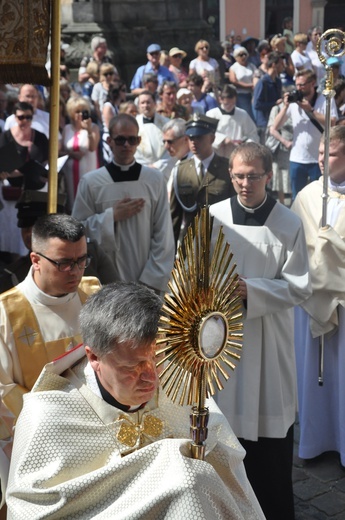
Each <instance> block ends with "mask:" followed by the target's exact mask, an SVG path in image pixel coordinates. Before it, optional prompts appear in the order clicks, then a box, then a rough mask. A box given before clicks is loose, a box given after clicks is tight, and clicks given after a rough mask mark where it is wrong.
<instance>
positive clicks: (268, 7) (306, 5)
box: [219, 0, 345, 40]
mask: <svg viewBox="0 0 345 520" xmlns="http://www.w3.org/2000/svg"><path fill="white" fill-rule="evenodd" d="M219 8H220V17H219V18H220V27H219V29H220V39H221V40H223V39H225V37H226V35H228V34H231V35H232V36H239V37H241V39H245V38H246V37H248V36H253V37H255V38H258V39H260V40H261V39H263V38H265V36H268V35H272V34H276V33H279V32H281V30H282V28H281V23H282V20H283V19H284V18H285V17H286V16H292V17H293V31H294V32H295V33H297V32H305V33H306V32H307V31H308V29H309V28H310V27H311V26H313V25H319V26H321V27H322V28H323V29H328V28H331V27H334V25H332V24H333V22H335V23H338V26H343V27H344V25H345V1H344V0H333V1H326V0H220V1H219ZM333 13H334V14H333ZM329 15H331V16H329ZM334 15H335V16H334ZM325 22H328V24H327V23H325ZM330 24H331V25H330ZM327 25H328V27H327Z"/></svg>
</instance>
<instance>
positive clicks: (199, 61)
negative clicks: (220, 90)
mask: <svg viewBox="0 0 345 520" xmlns="http://www.w3.org/2000/svg"><path fill="white" fill-rule="evenodd" d="M195 52H196V53H197V55H198V57H197V58H195V59H194V60H192V61H191V62H190V64H189V75H191V74H193V73H195V72H196V73H197V74H199V76H202V77H204V72H205V71H206V72H208V73H209V77H210V80H211V82H212V83H215V84H216V85H218V83H219V64H218V62H217V60H215V59H214V58H210V56H209V52H210V44H209V43H208V42H207V41H206V40H199V41H198V42H197V43H196V45H195Z"/></svg>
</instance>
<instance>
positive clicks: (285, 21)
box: [282, 16, 292, 29]
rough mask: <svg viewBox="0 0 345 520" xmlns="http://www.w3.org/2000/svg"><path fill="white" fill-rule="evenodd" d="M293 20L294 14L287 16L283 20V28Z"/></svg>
mask: <svg viewBox="0 0 345 520" xmlns="http://www.w3.org/2000/svg"><path fill="white" fill-rule="evenodd" d="M291 21H292V16H286V17H285V18H284V20H283V23H282V28H283V29H286V24H287V23H288V22H291Z"/></svg>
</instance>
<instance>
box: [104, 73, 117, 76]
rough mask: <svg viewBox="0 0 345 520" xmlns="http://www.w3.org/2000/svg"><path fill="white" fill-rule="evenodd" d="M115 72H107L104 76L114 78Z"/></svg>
mask: <svg viewBox="0 0 345 520" xmlns="http://www.w3.org/2000/svg"><path fill="white" fill-rule="evenodd" d="M114 74H115V72H105V73H104V74H103V76H114Z"/></svg>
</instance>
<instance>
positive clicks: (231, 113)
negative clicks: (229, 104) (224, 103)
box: [219, 107, 236, 116]
mask: <svg viewBox="0 0 345 520" xmlns="http://www.w3.org/2000/svg"><path fill="white" fill-rule="evenodd" d="M235 108H236V107H234V108H233V109H232V110H230V112H228V111H227V110H225V109H224V108H222V107H219V110H220V111H221V113H222V114H224V115H225V116H233V115H235Z"/></svg>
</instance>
